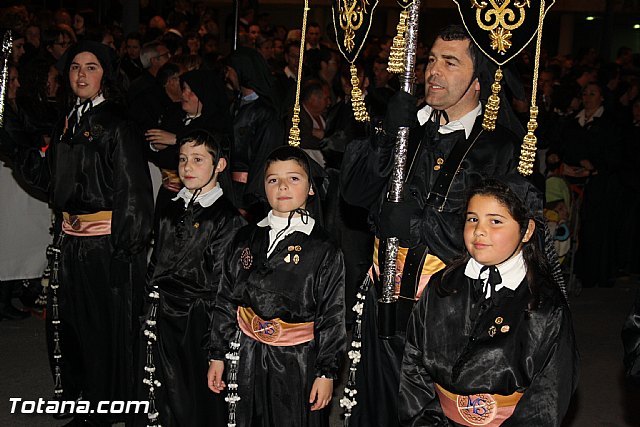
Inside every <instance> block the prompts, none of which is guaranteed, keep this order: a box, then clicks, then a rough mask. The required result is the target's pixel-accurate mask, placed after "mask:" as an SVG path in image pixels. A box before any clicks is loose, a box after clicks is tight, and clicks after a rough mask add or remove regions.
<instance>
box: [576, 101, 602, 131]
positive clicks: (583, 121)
mask: <svg viewBox="0 0 640 427" xmlns="http://www.w3.org/2000/svg"><path fill="white" fill-rule="evenodd" d="M602 113H604V107H603V106H602V105H601V106H600V107H598V109H597V110H596V112H595V113H593V115H592V116H591V117H589V119H588V120H587V113H586V112H585V110H584V109H583V110H581V111H580V112H579V113H578V115H577V116H576V118H577V119H578V123H580V126H584V125H586V124H587V123H591V122H592V121H593V119H595V118H596V117H602Z"/></svg>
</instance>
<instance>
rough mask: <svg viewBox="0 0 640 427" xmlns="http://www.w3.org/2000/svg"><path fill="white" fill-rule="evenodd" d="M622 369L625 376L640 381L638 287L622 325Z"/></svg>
mask: <svg viewBox="0 0 640 427" xmlns="http://www.w3.org/2000/svg"><path fill="white" fill-rule="evenodd" d="M622 344H623V345H624V368H625V369H624V370H625V375H626V376H627V378H629V379H632V380H635V381H639V382H640V289H639V290H638V291H637V292H636V299H635V302H634V304H633V307H632V308H631V313H629V316H628V317H627V320H626V321H625V322H624V326H623V327H622Z"/></svg>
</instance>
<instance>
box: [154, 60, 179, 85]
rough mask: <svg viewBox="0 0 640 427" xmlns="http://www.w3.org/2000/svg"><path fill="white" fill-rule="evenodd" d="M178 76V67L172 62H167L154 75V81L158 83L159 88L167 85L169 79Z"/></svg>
mask: <svg viewBox="0 0 640 427" xmlns="http://www.w3.org/2000/svg"><path fill="white" fill-rule="evenodd" d="M179 74H180V66H179V65H178V64H175V63H173V62H167V63H166V64H164V65H163V66H162V67H160V69H159V70H158V74H156V80H157V81H158V83H160V85H161V86H163V87H164V85H166V84H167V81H169V78H171V77H173V76H175V75H179Z"/></svg>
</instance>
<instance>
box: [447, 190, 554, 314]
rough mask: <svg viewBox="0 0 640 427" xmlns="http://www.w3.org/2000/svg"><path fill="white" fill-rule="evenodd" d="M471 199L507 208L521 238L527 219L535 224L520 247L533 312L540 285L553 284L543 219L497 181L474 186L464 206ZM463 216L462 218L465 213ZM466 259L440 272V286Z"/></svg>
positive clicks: (466, 257) (525, 228) (537, 299)
mask: <svg viewBox="0 0 640 427" xmlns="http://www.w3.org/2000/svg"><path fill="white" fill-rule="evenodd" d="M474 196H488V197H493V198H494V199H496V200H497V201H498V202H499V203H500V204H501V205H503V206H504V207H505V208H507V210H508V211H509V214H510V215H511V217H512V218H513V219H514V220H515V221H516V222H517V223H518V224H519V226H520V235H521V236H524V234H525V232H526V230H527V227H528V226H529V220H533V221H534V222H535V226H536V227H535V230H534V231H533V234H532V235H531V238H530V239H529V240H528V241H527V242H524V243H523V244H522V256H523V258H524V262H525V265H526V266H527V275H526V279H527V283H528V286H529V291H530V292H531V295H532V299H531V300H530V302H529V309H530V310H534V309H535V307H536V306H537V305H538V303H539V300H540V286H541V285H542V284H551V283H553V279H552V276H551V266H550V264H549V261H548V260H547V257H546V255H545V249H544V248H545V244H544V239H545V233H544V227H545V224H544V223H543V222H542V221H543V219H542V218H541V217H540V215H538V213H537V212H535V211H534V209H537V208H534V207H529V206H527V205H526V204H525V203H524V202H523V201H522V200H521V198H520V197H518V195H517V194H516V193H515V192H514V191H513V190H512V189H511V188H510V187H509V186H508V185H506V184H505V183H503V182H502V181H499V180H497V179H492V178H490V179H486V180H484V181H482V182H481V183H480V184H479V185H478V186H476V187H474V188H472V189H471V190H470V191H469V192H468V194H467V206H468V205H469V201H471V199H472V198H473V197H474ZM464 215H465V216H466V210H465V212H464ZM470 258H471V256H470V255H469V253H468V252H467V251H465V255H464V256H462V257H461V258H459V259H458V260H456V261H454V262H453V263H452V264H451V265H449V266H447V268H446V269H445V271H444V273H443V280H442V283H444V277H446V276H447V274H449V273H450V272H452V271H453V270H455V269H457V268H459V267H461V266H464V265H465V264H466V263H467V262H468V261H469V259H470ZM438 293H439V294H440V295H447V294H452V293H455V290H449V289H446V288H444V287H442V286H439V287H438Z"/></svg>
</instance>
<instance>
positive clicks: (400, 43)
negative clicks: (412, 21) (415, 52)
mask: <svg viewBox="0 0 640 427" xmlns="http://www.w3.org/2000/svg"><path fill="white" fill-rule="evenodd" d="M408 23H409V11H408V10H406V9H405V10H403V11H402V12H400V20H399V21H398V26H397V27H396V28H397V30H398V34H396V36H395V37H394V38H393V44H392V45H391V52H389V65H388V66H387V71H388V72H390V73H393V74H400V73H404V70H405V64H404V61H405V56H406V55H405V50H406V48H407V41H406V40H405V38H404V33H405V31H407V25H408Z"/></svg>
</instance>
